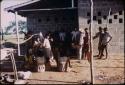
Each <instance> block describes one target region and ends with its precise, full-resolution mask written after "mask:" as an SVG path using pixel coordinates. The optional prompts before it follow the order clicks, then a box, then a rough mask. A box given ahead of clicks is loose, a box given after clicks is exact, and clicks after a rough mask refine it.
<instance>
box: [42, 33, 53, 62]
mask: <svg viewBox="0 0 125 85" xmlns="http://www.w3.org/2000/svg"><path fill="white" fill-rule="evenodd" d="M49 38H50V36H49V34H48V33H47V34H46V35H45V39H44V41H43V47H44V55H45V58H46V63H50V59H51V58H52V57H53V54H52V50H51V45H50V41H49Z"/></svg>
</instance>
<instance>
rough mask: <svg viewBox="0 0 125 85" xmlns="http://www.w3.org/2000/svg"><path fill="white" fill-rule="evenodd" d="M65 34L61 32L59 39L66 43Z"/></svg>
mask: <svg viewBox="0 0 125 85" xmlns="http://www.w3.org/2000/svg"><path fill="white" fill-rule="evenodd" d="M65 36H66V35H65V33H64V32H60V33H59V37H60V39H61V40H62V41H64V39H65Z"/></svg>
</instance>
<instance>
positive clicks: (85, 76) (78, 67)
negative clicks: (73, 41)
mask: <svg viewBox="0 0 125 85" xmlns="http://www.w3.org/2000/svg"><path fill="white" fill-rule="evenodd" d="M71 64H72V70H71V72H57V71H46V72H42V73H38V72H33V73H32V75H31V76H30V79H28V80H27V82H28V83H29V84H80V83H81V81H88V82H90V81H91V77H90V76H91V75H90V64H89V63H88V61H87V60H82V62H81V63H79V62H78V60H71ZM124 75H125V74H124V57H123V56H109V57H108V59H106V60H104V59H96V58H95V59H94V79H95V84H124V83H125V82H124V80H125V76H124Z"/></svg>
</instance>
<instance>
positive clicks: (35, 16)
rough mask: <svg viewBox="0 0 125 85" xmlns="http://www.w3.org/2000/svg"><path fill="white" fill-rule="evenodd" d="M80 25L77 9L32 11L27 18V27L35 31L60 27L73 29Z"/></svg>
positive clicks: (52, 29)
mask: <svg viewBox="0 0 125 85" xmlns="http://www.w3.org/2000/svg"><path fill="white" fill-rule="evenodd" d="M77 26H78V16H77V12H76V11H75V10H72V9H71V10H61V11H58V10H57V11H42V12H39V13H32V14H30V15H29V16H28V18H27V28H28V30H32V31H33V32H34V33H39V32H40V31H42V32H43V33H44V34H45V33H46V32H47V31H54V30H58V29H67V30H68V29H72V28H75V27H77Z"/></svg>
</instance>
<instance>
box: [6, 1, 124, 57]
mask: <svg viewBox="0 0 125 85" xmlns="http://www.w3.org/2000/svg"><path fill="white" fill-rule="evenodd" d="M93 3H94V10H93V12H94V15H93V26H94V27H93V29H92V30H93V35H95V33H96V32H98V28H99V27H102V28H104V27H108V31H109V33H110V34H111V35H112V37H113V39H112V41H111V42H110V44H109V47H108V51H109V54H110V55H124V3H123V0H93ZM6 10H7V11H8V12H13V13H15V12H17V13H18V14H19V15H21V16H24V17H27V29H28V30H32V31H33V32H34V33H38V32H40V31H42V32H43V33H45V32H47V31H54V30H57V29H67V30H71V29H74V28H78V29H81V30H84V28H89V26H90V22H91V21H90V14H91V12H90V0H31V1H29V2H26V3H22V4H18V5H15V6H11V7H8V8H6ZM93 43H94V49H95V50H94V54H97V45H98V39H96V40H94V42H93Z"/></svg>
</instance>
